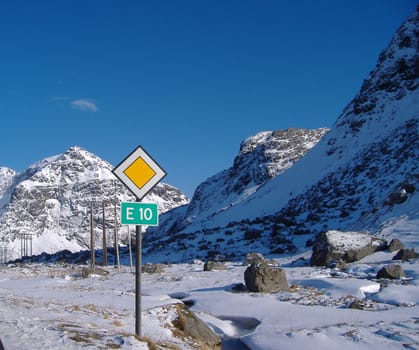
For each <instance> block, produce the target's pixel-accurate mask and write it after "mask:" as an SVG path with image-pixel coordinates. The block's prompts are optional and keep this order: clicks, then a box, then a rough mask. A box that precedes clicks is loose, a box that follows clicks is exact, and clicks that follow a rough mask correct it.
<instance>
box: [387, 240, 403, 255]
mask: <svg viewBox="0 0 419 350" xmlns="http://www.w3.org/2000/svg"><path fill="white" fill-rule="evenodd" d="M400 249H404V244H403V242H402V241H401V240H400V239H397V238H393V239H392V240H391V242H390V244H389V245H388V250H389V251H390V252H396V251H398V250H400Z"/></svg>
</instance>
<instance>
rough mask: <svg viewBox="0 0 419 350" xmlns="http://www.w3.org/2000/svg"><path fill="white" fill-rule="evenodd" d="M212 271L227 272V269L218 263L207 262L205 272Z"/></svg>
mask: <svg viewBox="0 0 419 350" xmlns="http://www.w3.org/2000/svg"><path fill="white" fill-rule="evenodd" d="M212 270H227V267H226V266H225V265H224V264H223V263H220V262H218V261H211V260H210V261H207V262H206V263H205V264H204V271H212Z"/></svg>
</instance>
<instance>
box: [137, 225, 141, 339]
mask: <svg viewBox="0 0 419 350" xmlns="http://www.w3.org/2000/svg"><path fill="white" fill-rule="evenodd" d="M141 236H142V226H141V225H137V226H135V238H136V244H135V334H136V335H137V336H139V337H141V265H142V261H141V260H142V257H141V248H142V247H141V246H142V244H141V243H142V242H141V241H142V237H141Z"/></svg>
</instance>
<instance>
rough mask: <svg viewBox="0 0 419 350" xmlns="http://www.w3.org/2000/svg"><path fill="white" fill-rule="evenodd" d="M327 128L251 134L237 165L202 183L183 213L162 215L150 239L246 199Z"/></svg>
mask: <svg viewBox="0 0 419 350" xmlns="http://www.w3.org/2000/svg"><path fill="white" fill-rule="evenodd" d="M327 131H328V129H327V128H320V129H315V130H307V129H296V128H290V129H287V130H276V131H263V132H259V133H257V134H256V135H253V136H251V137H248V138H247V139H245V140H244V141H243V142H242V143H241V145H240V150H239V153H238V155H237V156H236V157H235V159H234V162H233V165H232V166H231V167H230V168H228V169H226V170H223V171H221V172H219V173H218V174H216V175H214V176H212V177H210V178H208V179H207V180H205V181H204V182H203V183H201V184H200V185H199V186H198V188H197V189H196V190H195V193H194V195H193V197H192V200H191V202H190V203H189V205H187V206H186V207H185V208H183V209H182V214H180V211H179V210H176V211H170V212H168V213H166V214H165V215H162V217H161V220H160V225H159V227H158V228H150V229H149V230H148V231H147V236H148V237H147V240H152V239H154V235H156V237H159V236H160V235H161V234H163V235H164V232H166V231H170V232H174V231H179V230H180V229H181V228H185V227H186V226H190V225H191V223H193V224H194V225H200V224H199V223H200V222H203V221H206V220H212V217H213V216H214V215H216V214H217V213H219V212H221V211H224V210H228V209H229V208H231V207H233V206H235V205H237V204H238V203H240V202H242V201H245V200H246V199H247V198H249V197H250V196H251V195H252V194H253V193H255V192H256V191H257V190H258V189H259V188H260V187H261V186H263V185H264V184H265V183H267V182H268V181H270V180H271V179H272V178H274V177H275V176H278V175H279V174H281V173H283V172H284V171H286V170H287V169H289V168H290V167H292V166H293V165H294V164H295V163H296V162H297V161H298V160H299V159H300V158H301V157H302V156H303V155H304V154H305V153H307V151H308V150H309V149H310V148H312V147H313V146H314V145H315V144H316V143H317V142H318V141H319V140H320V139H321V138H322V137H323V136H324V135H325V134H326V133H327Z"/></svg>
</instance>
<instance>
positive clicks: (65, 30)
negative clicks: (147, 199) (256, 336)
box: [0, 0, 417, 196]
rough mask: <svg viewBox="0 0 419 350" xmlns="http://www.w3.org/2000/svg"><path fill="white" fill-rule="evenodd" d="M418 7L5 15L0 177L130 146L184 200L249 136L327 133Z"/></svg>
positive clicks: (201, 2)
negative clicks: (82, 152)
mask: <svg viewBox="0 0 419 350" xmlns="http://www.w3.org/2000/svg"><path fill="white" fill-rule="evenodd" d="M416 5H417V4H416V1H413V0H366V1H364V0H350V1H349V0H335V1H332V0H318V1H309V0H304V1H291V0H289V1H282V0H276V1H273V0H261V1H258V0H254V1H246V0H231V1H230V0H189V1H186V0H176V1H174V0H167V1H163V0H160V1H157V0H156V1H107V0H101V1H99V0H97V1H93V0H92V1H85V0H84V1H80V0H72V1H56V0H45V1H21V0H17V1H3V2H1V4H0V44H1V54H0V116H1V134H0V135H1V137H0V149H1V153H0V166H6V167H9V168H12V169H14V170H16V171H22V170H24V169H25V168H26V167H28V166H29V165H30V164H32V163H34V162H35V161H38V160H40V159H42V158H45V157H48V156H51V155H55V154H59V153H63V152H64V151H65V150H66V149H68V148H69V147H71V146H74V145H78V146H82V147H84V148H86V149H87V150H89V151H91V152H93V153H95V154H97V155H98V156H100V157H101V158H103V159H105V160H107V161H109V162H110V163H111V164H113V165H117V164H118V163H119V162H120V161H122V159H123V158H125V157H126V156H127V155H128V154H129V153H130V152H131V151H132V150H133V149H135V148H136V147H137V146H138V145H142V146H143V147H144V148H145V149H146V150H147V152H148V153H149V154H150V155H151V156H152V157H153V158H154V159H155V160H156V161H157V162H158V163H159V164H160V165H161V166H162V167H163V168H164V169H165V170H166V172H167V173H168V175H167V177H166V178H165V179H164V180H163V181H164V182H166V183H170V184H172V185H174V186H176V187H178V188H179V189H181V190H182V191H184V192H185V193H186V194H187V195H189V196H191V195H192V194H193V191H194V189H195V188H196V186H197V185H198V184H199V183H201V182H202V181H204V180H205V179H206V178H207V177H209V176H212V175H214V174H215V173H217V172H219V171H221V170H223V169H226V168H228V167H230V166H231V165H232V163H233V160H234V157H235V155H236V154H237V152H238V150H239V146H240V142H241V141H242V140H243V139H245V138H246V137H248V136H251V135H253V134H255V133H257V132H259V131H264V130H277V129H285V128H289V127H302V128H318V127H323V126H328V127H330V126H331V125H332V124H333V122H334V121H335V120H336V119H337V117H338V116H339V114H340V113H341V111H342V110H343V108H344V107H345V105H346V104H347V103H349V102H350V100H351V99H352V98H353V97H354V95H355V94H356V93H357V91H358V90H359V88H360V86H361V84H362V81H363V80H364V79H365V78H366V77H367V75H368V73H369V72H370V71H371V70H372V69H373V68H374V67H375V64H376V61H377V58H378V55H379V53H380V52H381V50H382V49H384V48H385V47H386V46H387V45H388V43H389V41H390V39H391V37H392V35H393V34H394V32H395V30H396V29H397V28H398V27H399V26H400V25H401V24H402V22H403V21H404V20H405V19H406V17H407V16H408V15H410V14H411V13H412V12H413V11H414V9H415V7H416Z"/></svg>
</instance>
